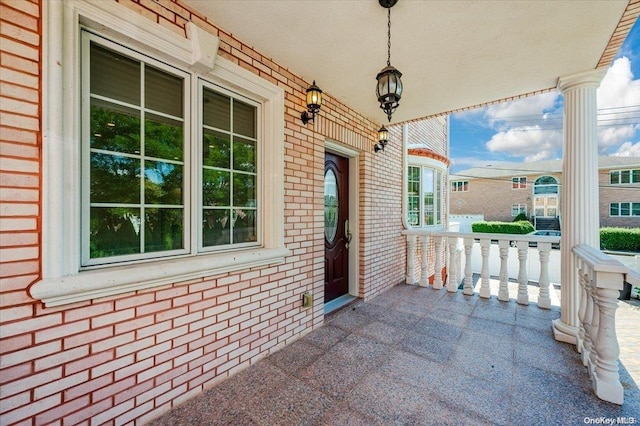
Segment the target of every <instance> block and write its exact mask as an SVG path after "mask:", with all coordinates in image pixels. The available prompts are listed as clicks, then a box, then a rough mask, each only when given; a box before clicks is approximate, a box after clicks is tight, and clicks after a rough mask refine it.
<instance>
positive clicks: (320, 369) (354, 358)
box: [153, 285, 640, 426]
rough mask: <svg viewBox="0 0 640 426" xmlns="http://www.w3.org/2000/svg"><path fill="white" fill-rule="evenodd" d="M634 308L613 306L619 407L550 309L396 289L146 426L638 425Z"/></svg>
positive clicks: (639, 315) (639, 347)
mask: <svg viewBox="0 0 640 426" xmlns="http://www.w3.org/2000/svg"><path fill="white" fill-rule="evenodd" d="M532 299H533V298H532ZM634 305H635V306H634ZM637 305H638V304H637V302H632V303H631V304H630V303H629V302H621V303H620V308H619V309H618V312H617V318H618V324H619V326H618V330H619V331H618V333H619V335H620V340H621V343H620V345H621V363H620V377H621V381H622V383H623V386H624V388H625V404H624V405H623V406H618V405H615V404H610V403H607V402H603V401H601V400H599V399H598V398H597V397H596V396H595V395H594V394H593V392H592V391H591V385H590V381H589V378H588V375H587V372H586V369H585V367H583V366H582V363H581V362H580V356H579V354H578V353H577V352H576V350H575V347H574V346H572V345H568V344H563V343H559V342H556V341H555V340H554V339H553V334H552V332H551V320H553V319H555V318H558V317H559V316H560V308H559V306H552V309H551V310H543V309H539V308H538V307H537V306H536V305H535V303H533V304H530V305H529V306H521V305H518V304H516V303H515V301H514V300H510V301H509V302H499V301H498V300H497V299H496V297H495V296H492V298H491V299H488V300H487V299H481V298H480V297H479V296H478V294H477V293H476V294H474V295H473V296H464V295H463V294H462V292H461V291H459V292H458V293H448V292H447V291H446V289H442V290H433V289H432V288H421V287H417V286H409V285H399V286H396V287H394V288H392V289H390V290H389V291H387V292H385V293H384V294H382V295H379V296H377V297H375V298H374V299H372V300H371V301H369V302H366V303H364V302H361V301H359V302H356V303H355V304H352V305H350V306H348V307H347V308H345V309H343V310H341V311H338V312H336V313H334V314H332V315H330V316H328V317H327V318H326V321H325V325H324V326H322V327H320V328H318V329H317V330H314V331H313V332H311V333H309V334H307V335H306V336H304V337H303V338H301V339H299V340H298V341H296V342H294V343H293V344H291V345H289V346H287V347H285V348H283V349H281V350H280V351H278V352H276V353H274V354H272V355H270V356H269V357H267V358H264V359H263V360H261V361H259V362H258V363H256V364H255V365H253V366H251V367H249V368H247V369H245V370H243V371H242V372H240V373H238V374H237V375H235V376H233V377H232V378H230V379H228V380H225V381H223V382H221V383H220V384H218V385H217V386H215V387H213V388H211V389H209V390H207V391H205V392H204V393H203V394H201V395H199V396H197V397H194V398H192V399H190V400H188V401H186V402H184V403H183V404H181V405H180V406H178V407H176V408H175V409H173V410H172V411H171V412H170V413H168V414H166V415H164V416H162V417H160V418H158V419H156V420H155V421H154V422H153V424H154V425H171V426H175V425H213V424H216V425H223V424H228V425H253V424H256V425H270V426H271V425H332V426H333V425H367V426H369V425H389V424H407V425H423V424H424V425H430V424H436V423H438V424H455V425H463V424H470V425H471V424H473V425H478V424H500V425H521V424H538V425H547V424H566V425H572V424H575V425H584V424H585V423H586V422H587V420H585V418H593V419H596V418H597V419H599V418H601V417H605V418H613V419H614V423H615V422H616V420H615V419H617V418H618V417H627V418H629V417H633V418H634V419H635V421H631V422H629V423H627V424H632V423H634V422H635V423H638V421H640V390H639V389H638V386H639V385H640V371H639V369H638V367H639V365H640V341H639V337H638V333H637V329H638V324H640V307H638V306H637ZM621 327H625V328H624V329H621ZM627 331H628V332H627ZM627 365H628V367H627Z"/></svg>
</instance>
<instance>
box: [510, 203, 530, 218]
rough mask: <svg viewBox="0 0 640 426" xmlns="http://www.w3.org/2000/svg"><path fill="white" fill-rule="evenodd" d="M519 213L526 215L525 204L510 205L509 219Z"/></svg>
mask: <svg viewBox="0 0 640 426" xmlns="http://www.w3.org/2000/svg"><path fill="white" fill-rule="evenodd" d="M520 213H524V214H527V205H526V204H511V217H516V216H518V215H519V214H520Z"/></svg>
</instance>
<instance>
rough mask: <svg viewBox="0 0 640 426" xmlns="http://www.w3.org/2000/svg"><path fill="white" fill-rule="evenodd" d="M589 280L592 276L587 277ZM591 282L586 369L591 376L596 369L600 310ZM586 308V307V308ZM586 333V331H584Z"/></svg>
mask: <svg viewBox="0 0 640 426" xmlns="http://www.w3.org/2000/svg"><path fill="white" fill-rule="evenodd" d="M589 278H590V279H591V280H592V279H593V276H591V277H589ZM593 284H594V283H593V281H591V283H590V285H589V300H590V302H591V327H589V333H588V335H589V343H590V347H589V360H588V362H587V367H589V374H593V372H594V371H595V368H596V359H597V358H598V346H597V344H596V342H597V341H598V329H599V328H600V308H599V307H598V302H597V301H596V289H595V287H594V286H593ZM587 308H588V306H587ZM585 331H586V330H585Z"/></svg>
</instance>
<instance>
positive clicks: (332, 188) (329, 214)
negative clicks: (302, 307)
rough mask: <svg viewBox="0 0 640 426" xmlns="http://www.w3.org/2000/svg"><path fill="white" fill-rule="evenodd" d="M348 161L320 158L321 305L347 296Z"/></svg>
mask: <svg viewBox="0 0 640 426" xmlns="http://www.w3.org/2000/svg"><path fill="white" fill-rule="evenodd" d="M348 190H349V159H348V158H345V157H341V156H339V155H335V154H332V153H329V152H327V153H325V157H324V301H325V303H326V302H329V301H331V300H333V299H335V298H337V297H340V296H342V295H344V294H347V293H348V292H349V243H350V242H351V232H350V228H349V193H348Z"/></svg>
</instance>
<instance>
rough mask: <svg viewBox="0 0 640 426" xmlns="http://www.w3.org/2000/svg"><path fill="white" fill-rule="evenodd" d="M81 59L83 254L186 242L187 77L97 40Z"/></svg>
mask: <svg viewBox="0 0 640 426" xmlns="http://www.w3.org/2000/svg"><path fill="white" fill-rule="evenodd" d="M85 61H87V62H88V65H87V66H88V67H89V69H90V73H89V78H90V80H89V82H88V85H87V88H88V96H89V97H90V100H91V102H90V106H89V117H90V118H89V131H88V135H89V136H88V140H86V141H85V146H87V147H88V150H89V151H88V158H89V162H88V164H89V166H88V176H89V182H88V183H87V184H88V185H89V190H88V192H87V194H88V197H89V199H88V202H89V206H90V207H89V208H88V209H87V210H85V212H86V213H85V214H87V217H86V218H85V219H86V220H85V223H86V225H85V226H86V228H85V229H86V230H85V231H84V232H88V238H87V239H85V241H88V247H84V248H83V250H84V251H85V253H86V255H83V258H85V259H89V260H91V259H93V261H92V262H91V263H94V264H95V263H102V261H100V260H99V259H104V258H113V257H115V256H127V257H126V258H121V259H122V260H128V259H132V258H131V257H130V256H131V255H134V257H133V259H134V258H138V257H140V256H142V257H147V256H146V255H145V253H151V252H163V251H172V250H180V249H184V232H185V223H186V222H185V220H186V219H185V217H184V199H183V197H184V179H183V174H184V171H183V169H184V162H183V159H184V157H185V156H184V134H185V132H184V114H183V109H184V108H183V97H184V86H185V79H184V78H183V77H179V76H177V75H173V74H170V73H168V72H166V71H162V70H160V69H156V68H150V67H148V66H147V64H146V63H145V62H143V61H138V60H135V59H132V58H130V57H127V56H124V55H122V54H120V53H117V52H115V51H112V50H110V49H107V48H104V47H102V46H99V45H98V44H97V43H96V42H95V41H91V42H90V43H89V51H86V52H85ZM153 81H156V84H154V82H153ZM158 82H160V83H162V84H160V85H158V84H157V83H158ZM148 86H151V87H148ZM156 86H157V87H156ZM160 86H162V88H161V87H160ZM144 87H147V89H146V90H145V93H144V94H143V93H142V88H144ZM153 87H156V88H155V89H153ZM156 89H157V90H156ZM158 90H163V94H162V96H158ZM152 98H153V99H152ZM149 106H153V107H155V110H153V111H152V110H150V109H149V108H148V107H149ZM162 110H163V111H162ZM171 113H173V114H175V115H171ZM117 260H118V259H109V262H113V261H117Z"/></svg>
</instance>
